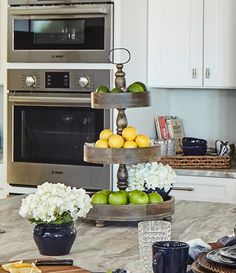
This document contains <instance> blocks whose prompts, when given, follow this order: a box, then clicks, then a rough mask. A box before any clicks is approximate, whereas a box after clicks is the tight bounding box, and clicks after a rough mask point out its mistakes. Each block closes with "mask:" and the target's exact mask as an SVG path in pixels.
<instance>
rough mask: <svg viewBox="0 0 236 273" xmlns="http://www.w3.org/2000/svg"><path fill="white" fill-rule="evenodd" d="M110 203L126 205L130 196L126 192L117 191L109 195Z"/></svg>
mask: <svg viewBox="0 0 236 273" xmlns="http://www.w3.org/2000/svg"><path fill="white" fill-rule="evenodd" d="M108 203H109V204H111V205H126V204H128V198H127V195H126V193H125V192H123V191H115V192H112V193H111V194H110V195H109V197H108Z"/></svg>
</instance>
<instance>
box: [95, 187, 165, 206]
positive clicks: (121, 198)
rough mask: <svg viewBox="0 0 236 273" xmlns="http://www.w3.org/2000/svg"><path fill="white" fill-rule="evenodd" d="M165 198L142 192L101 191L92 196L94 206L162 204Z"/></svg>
mask: <svg viewBox="0 0 236 273" xmlns="http://www.w3.org/2000/svg"><path fill="white" fill-rule="evenodd" d="M162 202H163V198H162V196H161V195H160V194H158V193H157V192H151V193H145V192H143V191H140V190H132V191H130V192H129V191H126V190H119V191H111V190H101V191H98V192H97V193H95V194H94V195H93V196H92V204H94V205H104V204H110V205H127V204H134V205H141V204H156V203H162Z"/></svg>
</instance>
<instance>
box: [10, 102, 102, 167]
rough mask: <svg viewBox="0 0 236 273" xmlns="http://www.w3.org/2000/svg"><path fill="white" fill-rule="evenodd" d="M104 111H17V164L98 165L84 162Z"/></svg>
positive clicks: (32, 108) (35, 108) (22, 108)
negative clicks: (86, 150) (85, 148)
mask: <svg viewBox="0 0 236 273" xmlns="http://www.w3.org/2000/svg"><path fill="white" fill-rule="evenodd" d="M103 121H104V110H101V109H92V108H89V107H88V108H87V107H86V108H84V107H76V108H74V107H44V106H15V107H14V161H18V162H36V163H37V162H38V163H52V164H70V165H94V164H91V163H86V162H84V160H83V145H84V143H85V142H95V141H96V140H97V139H98V138H99V133H100V131H101V130H102V129H103V126H104V122H103Z"/></svg>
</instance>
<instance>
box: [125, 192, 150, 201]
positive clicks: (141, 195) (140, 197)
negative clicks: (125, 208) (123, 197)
mask: <svg viewBox="0 0 236 273" xmlns="http://www.w3.org/2000/svg"><path fill="white" fill-rule="evenodd" d="M129 203H130V204H147V203H148V195H147V194H146V193H145V192H143V191H140V190H133V191H131V192H130V193H129Z"/></svg>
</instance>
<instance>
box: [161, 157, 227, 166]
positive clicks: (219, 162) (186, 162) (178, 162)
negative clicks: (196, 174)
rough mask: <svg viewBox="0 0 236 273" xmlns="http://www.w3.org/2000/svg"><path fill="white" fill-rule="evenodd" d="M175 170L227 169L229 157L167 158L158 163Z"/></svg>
mask: <svg viewBox="0 0 236 273" xmlns="http://www.w3.org/2000/svg"><path fill="white" fill-rule="evenodd" d="M159 162H160V163H162V164H168V165H170V166H171V167H173V168H176V169H229V168H230V167H231V157H230V156H210V155H205V156H184V155H177V156H167V157H162V158H161V160H160V161H159Z"/></svg>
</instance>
